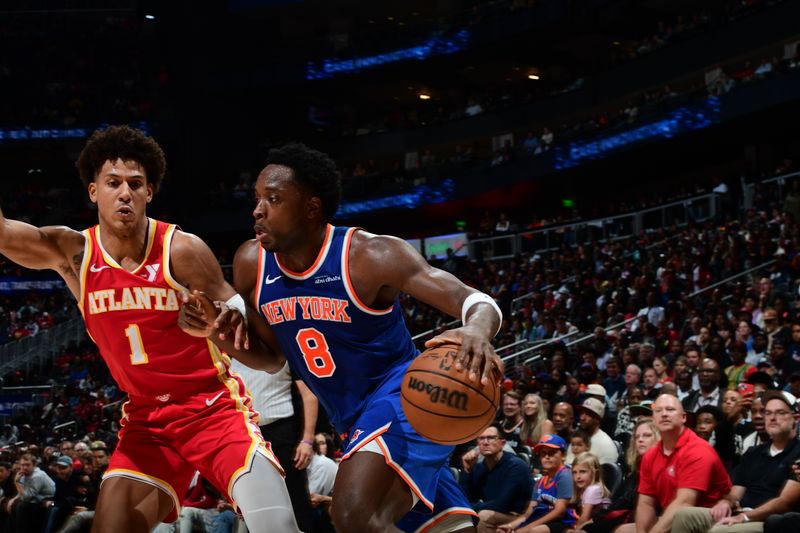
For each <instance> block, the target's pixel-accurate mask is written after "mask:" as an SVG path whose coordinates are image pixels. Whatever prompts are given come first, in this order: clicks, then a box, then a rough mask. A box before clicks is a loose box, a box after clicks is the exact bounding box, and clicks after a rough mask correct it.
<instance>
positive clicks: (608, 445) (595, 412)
mask: <svg viewBox="0 0 800 533" xmlns="http://www.w3.org/2000/svg"><path fill="white" fill-rule="evenodd" d="M578 410H579V412H580V418H579V419H578V424H579V425H580V427H581V429H582V430H584V431H586V432H587V433H589V435H591V441H592V445H591V448H590V449H591V451H592V453H593V454H595V455H596V456H597V458H598V459H599V460H600V463H601V464H604V463H616V462H617V458H618V456H619V452H618V451H617V445H616V444H614V441H613V440H611V437H609V436H608V433H606V432H605V431H603V430H602V429H600V421H601V420H603V415H604V414H605V412H606V407H605V404H604V403H603V402H601V401H600V400H598V399H597V398H587V399H586V400H584V401H583V404H582V405H581V406H580V407H579V408H578Z"/></svg>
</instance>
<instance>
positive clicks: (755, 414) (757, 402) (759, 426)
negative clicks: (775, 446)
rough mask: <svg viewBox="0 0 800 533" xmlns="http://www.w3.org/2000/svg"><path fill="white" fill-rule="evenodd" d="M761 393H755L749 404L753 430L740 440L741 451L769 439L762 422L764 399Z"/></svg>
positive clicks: (743, 451) (744, 451) (745, 450)
mask: <svg viewBox="0 0 800 533" xmlns="http://www.w3.org/2000/svg"><path fill="white" fill-rule="evenodd" d="M763 394H764V393H760V394H756V396H755V398H753V403H752V405H751V406H750V418H751V420H752V428H753V431H752V432H751V433H750V434H749V435H746V436H745V437H744V439H743V440H742V453H746V452H747V450H749V449H750V448H752V447H754V446H758V445H759V444H764V443H765V442H768V441H769V434H768V433H767V429H766V425H765V424H764V401H763V399H762V398H763Z"/></svg>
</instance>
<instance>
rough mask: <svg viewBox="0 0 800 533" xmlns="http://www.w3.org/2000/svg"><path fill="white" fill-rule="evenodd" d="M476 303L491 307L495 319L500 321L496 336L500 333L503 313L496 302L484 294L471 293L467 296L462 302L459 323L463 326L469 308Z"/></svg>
mask: <svg viewBox="0 0 800 533" xmlns="http://www.w3.org/2000/svg"><path fill="white" fill-rule="evenodd" d="M478 303H487V304H489V305H491V306H492V308H494V310H495V312H496V313H497V317H498V318H499V319H500V321H499V323H498V324H497V331H495V332H494V335H497V332H498V331H500V326H502V325H503V312H502V311H500V307H498V305H497V302H495V301H494V298H492V297H491V296H489V295H488V294H484V293H482V292H473V293H472V294H470V295H469V296H467V299H466V300H464V304H463V305H462V306H461V322H462V323H464V324H466V323H467V312H468V311H469V309H470V307H472V306H473V305H475V304H478ZM494 335H492V337H494Z"/></svg>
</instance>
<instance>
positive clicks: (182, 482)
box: [103, 377, 283, 521]
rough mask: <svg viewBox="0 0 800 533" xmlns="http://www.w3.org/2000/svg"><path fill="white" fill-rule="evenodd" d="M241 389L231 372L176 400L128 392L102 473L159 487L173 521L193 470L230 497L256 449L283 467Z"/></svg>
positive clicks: (243, 389) (238, 380) (246, 470)
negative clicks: (169, 505)
mask: <svg viewBox="0 0 800 533" xmlns="http://www.w3.org/2000/svg"><path fill="white" fill-rule="evenodd" d="M245 393H246V389H245V387H244V385H243V383H242V382H241V379H239V378H238V377H229V378H228V379H227V380H226V383H225V384H222V383H220V387H219V388H218V389H217V390H213V391H210V392H204V393H201V394H197V395H194V396H190V397H188V398H183V399H180V400H179V401H173V400H172V399H169V398H167V399H166V401H164V400H165V398H163V397H162V398H160V399H155V398H153V399H150V398H131V400H130V401H129V402H127V403H126V404H125V406H124V407H123V417H122V421H121V425H122V429H121V430H120V433H119V444H118V445H117V449H116V450H115V451H114V453H113V455H112V456H111V459H110V461H109V466H108V470H107V471H106V473H105V475H104V476H103V479H104V480H105V479H107V478H109V477H117V476H120V477H127V478H131V479H136V480H138V481H142V482H144V483H148V484H150V485H153V486H155V487H158V488H159V489H161V490H163V491H164V492H166V493H167V494H169V495H170V496H172V499H173V500H174V501H175V508H174V509H173V511H172V512H171V513H170V515H169V516H168V517H167V521H174V520H175V518H176V517H177V515H178V513H179V512H180V504H181V501H182V500H183V498H184V496H185V495H186V490H187V489H188V487H189V483H190V482H191V480H192V477H193V476H194V472H195V470H198V471H200V474H201V475H202V476H203V477H205V478H206V479H207V480H208V481H210V482H211V483H212V484H213V485H214V486H215V487H216V488H217V489H218V490H219V491H220V492H221V493H222V494H224V495H227V496H228V498H229V499H231V496H230V495H231V490H232V488H233V484H234V482H235V481H236V480H237V479H238V478H239V476H241V475H242V474H244V473H246V472H248V471H249V470H250V467H251V464H252V461H253V457H254V456H255V454H257V453H261V454H262V455H264V456H265V457H266V458H267V459H268V460H269V461H270V462H272V463H273V464H274V465H275V467H276V468H277V469H278V470H279V471H281V473H283V470H282V469H281V467H280V464H279V463H278V460H277V459H276V458H275V456H274V455H273V454H272V450H271V449H270V446H269V443H266V442H265V441H264V439H263V437H262V436H261V431H260V430H259V428H258V424H257V422H258V417H257V414H256V412H255V411H253V410H252V409H251V406H250V398H249V397H248V396H247V395H246V394H245Z"/></svg>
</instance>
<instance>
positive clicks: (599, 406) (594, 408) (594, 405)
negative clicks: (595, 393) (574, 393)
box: [579, 398, 606, 418]
mask: <svg viewBox="0 0 800 533" xmlns="http://www.w3.org/2000/svg"><path fill="white" fill-rule="evenodd" d="M579 409H580V410H581V411H588V412H589V413H591V414H593V415H595V416H598V417H600V418H603V415H604V414H606V406H605V404H604V403H603V402H601V401H600V400H598V399H597V398H586V399H585V400H583V403H582V404H581V406H580V408H579Z"/></svg>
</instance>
